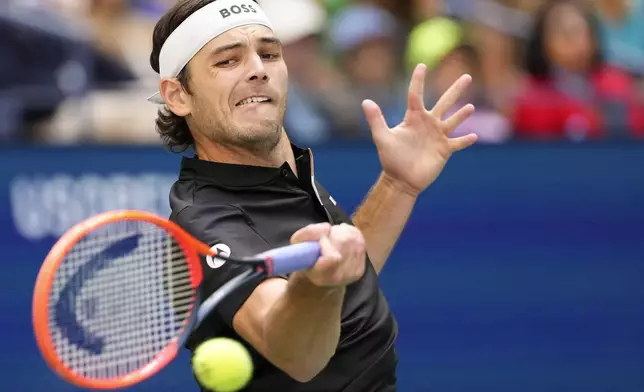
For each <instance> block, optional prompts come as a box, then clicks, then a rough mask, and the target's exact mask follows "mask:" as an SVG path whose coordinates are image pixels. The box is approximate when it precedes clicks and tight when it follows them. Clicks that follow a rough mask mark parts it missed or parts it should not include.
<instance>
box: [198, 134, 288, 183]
mask: <svg viewBox="0 0 644 392" xmlns="http://www.w3.org/2000/svg"><path fill="white" fill-rule="evenodd" d="M195 151H196V153H197V155H198V156H199V159H203V160H206V161H213V162H219V163H229V164H234V165H248V166H264V167H280V166H282V165H283V164H284V162H288V164H289V166H290V167H291V170H293V173H295V174H296V175H297V168H296V166H295V156H294V154H293V149H292V148H291V142H290V141H289V139H288V136H287V135H286V132H282V136H281V137H280V141H279V143H278V145H277V147H275V148H274V149H273V151H271V152H267V153H266V154H258V153H257V152H254V151H250V150H247V149H244V148H241V147H233V146H224V145H220V144H216V143H212V142H208V143H197V145H196V147H195Z"/></svg>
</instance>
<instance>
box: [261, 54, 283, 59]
mask: <svg viewBox="0 0 644 392" xmlns="http://www.w3.org/2000/svg"><path fill="white" fill-rule="evenodd" d="M262 58H263V59H264V60H275V59H278V58H280V54H279V53H264V54H263V55H262Z"/></svg>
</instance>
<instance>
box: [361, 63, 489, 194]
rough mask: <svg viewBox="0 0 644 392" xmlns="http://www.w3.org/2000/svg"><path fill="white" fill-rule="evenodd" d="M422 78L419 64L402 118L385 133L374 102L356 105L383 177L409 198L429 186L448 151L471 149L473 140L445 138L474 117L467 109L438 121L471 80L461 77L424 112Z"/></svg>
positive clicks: (423, 69) (472, 136)
mask: <svg viewBox="0 0 644 392" xmlns="http://www.w3.org/2000/svg"><path fill="white" fill-rule="evenodd" d="M425 73H426V66H425V65H423V64H421V65H418V66H417V67H416V69H415V70H414V73H413V74H412V77H411V82H410V84H409V98H408V104H407V105H408V107H407V112H406V113H405V118H404V119H403V121H402V122H401V123H400V124H399V125H397V126H396V127H394V128H391V129H390V128H389V126H388V125H387V123H386V121H385V119H384V117H383V116H382V112H381V111H380V108H379V107H378V105H377V104H376V103H375V102H373V101H370V100H365V101H364V102H363V104H362V106H363V109H364V112H365V115H366V118H367V121H368V122H369V126H370V128H371V133H372V135H373V139H374V143H375V144H376V148H377V149H378V156H379V157H380V163H381V164H382V169H383V172H384V175H385V176H387V177H388V179H389V180H391V181H393V182H395V184H396V185H399V186H401V188H402V189H403V190H405V191H406V192H408V193H411V194H412V195H414V196H416V195H418V194H419V193H420V192H422V191H423V190H425V189H426V188H427V187H428V186H429V185H430V184H431V183H432V182H434V180H435V179H436V178H437V177H438V175H439V174H440V173H441V171H442V170H443V167H445V164H446V163H447V160H448V159H449V158H450V156H451V155H452V154H453V153H454V152H456V151H460V150H462V149H465V148H467V147H469V146H471V145H472V144H474V143H475V142H476V139H477V137H476V134H473V133H471V134H468V135H466V136H462V137H458V138H450V137H449V135H450V134H451V133H452V132H453V131H454V130H455V129H456V128H457V127H458V126H459V125H460V124H461V123H462V122H463V121H465V120H466V119H467V118H468V117H469V116H470V115H472V113H474V106H473V105H471V104H468V105H465V106H463V107H462V108H461V109H459V110H458V111H457V112H456V113H454V114H453V115H452V116H451V117H449V118H446V119H443V117H444V116H445V114H446V113H448V111H449V110H450V109H451V107H452V106H453V105H454V104H456V102H457V101H458V100H459V97H460V95H461V94H462V93H463V91H465V89H466V88H467V86H468V85H469V84H470V82H471V81H472V78H471V76H469V75H463V76H461V77H460V78H459V79H458V80H457V81H456V82H455V83H454V84H453V85H452V86H451V87H450V88H449V89H448V90H447V91H446V92H445V93H444V94H443V95H442V96H441V98H440V99H439V100H438V102H437V103H436V105H435V106H434V107H433V108H432V109H431V110H427V109H426V108H425V103H424V99H423V98H424V84H425Z"/></svg>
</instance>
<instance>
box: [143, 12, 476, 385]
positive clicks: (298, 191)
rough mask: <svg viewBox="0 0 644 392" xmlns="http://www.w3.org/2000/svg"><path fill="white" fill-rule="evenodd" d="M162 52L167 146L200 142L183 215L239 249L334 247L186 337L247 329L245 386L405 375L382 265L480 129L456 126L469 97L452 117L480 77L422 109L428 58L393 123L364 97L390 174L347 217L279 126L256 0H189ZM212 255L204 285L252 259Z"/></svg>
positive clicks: (184, 169) (278, 97) (243, 337)
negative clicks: (422, 201)
mask: <svg viewBox="0 0 644 392" xmlns="http://www.w3.org/2000/svg"><path fill="white" fill-rule="evenodd" d="M150 60H151V65H152V68H154V70H155V71H157V72H159V74H160V77H161V81H160V91H159V93H158V94H156V95H154V96H153V97H151V98H150V100H151V101H152V102H155V103H158V104H162V105H163V106H162V107H161V109H160V111H159V116H158V119H157V129H158V131H159V133H160V134H161V135H162V137H163V138H164V140H165V142H166V143H167V144H168V145H169V146H171V147H173V148H177V147H181V148H185V147H193V148H194V151H195V152H196V155H195V156H194V157H185V158H183V160H182V163H181V171H180V175H179V178H178V180H177V181H176V183H175V184H174V186H173V187H172V190H171V194H170V202H171V207H172V215H171V219H172V220H174V221H175V222H177V223H178V224H179V225H181V226H182V227H184V228H185V229H186V230H187V231H189V232H190V233H191V234H192V235H194V236H195V237H197V238H198V239H200V240H201V241H203V242H205V243H208V244H210V245H211V246H212V247H214V248H216V249H217V250H218V251H220V252H224V253H226V254H232V255H235V256H247V255H252V254H255V253H258V252H262V251H265V250H268V249H270V248H273V247H276V246H282V245H287V244H289V243H297V242H301V241H319V243H320V245H321V248H322V256H321V258H320V260H319V261H318V263H317V264H316V266H315V267H313V268H312V269H311V270H309V271H305V272H299V273H294V274H291V275H290V276H284V277H279V278H270V279H266V280H262V281H255V282H251V283H250V284H248V285H247V286H245V287H242V288H240V289H239V290H237V291H236V292H235V293H233V294H232V295H230V296H229V297H228V298H227V299H226V300H225V301H224V302H223V303H222V304H221V306H220V307H219V308H218V309H217V311H216V312H214V313H213V314H211V315H210V317H209V318H208V319H207V320H206V321H205V322H204V323H203V324H202V325H201V327H200V328H199V329H198V330H197V331H196V332H194V333H193V335H192V336H191V339H190V341H189V342H188V344H187V346H188V348H189V349H191V350H193V349H194V348H195V347H196V346H197V345H198V344H199V343H200V342H203V341H204V340H206V339H209V338H212V337H216V336H227V337H232V338H234V339H238V340H240V341H241V342H243V343H244V344H245V345H246V346H247V347H248V348H249V350H250V351H251V354H252V355H253V360H254V363H255V374H254V377H253V380H252V381H251V383H250V384H249V385H248V387H247V388H246V389H245V390H247V391H280V392H288V391H344V392H358V391H360V392H376V391H377V392H385V391H387V392H388V391H395V390H396V365H397V361H398V360H397V356H396V352H395V349H394V342H395V339H396V335H397V326H396V322H395V320H394V318H393V316H392V314H391V312H390V309H389V306H388V305H387V302H386V300H385V298H384V297H383V295H382V293H381V292H380V290H379V287H378V274H379V273H380V272H381V271H382V270H383V267H384V265H385V262H386V260H387V258H388V256H389V254H390V252H391V250H392V248H393V247H394V245H395V243H396V241H397V240H398V237H399V236H400V234H401V232H402V230H403V227H404V226H405V224H406V222H407V219H408V217H409V215H410V213H411V212H412V208H413V206H414V203H415V201H416V199H417V197H418V195H419V194H420V193H421V192H422V191H423V190H424V189H425V188H426V187H428V186H429V185H430V184H431V183H432V182H433V181H434V180H435V179H436V178H437V176H438V175H439V173H440V172H441V171H442V169H443V167H444V165H445V163H446V162H447V160H448V158H449V157H450V156H451V155H452V153H453V152H455V151H458V150H461V149H463V148H466V147H468V146H470V145H472V144H473V143H474V142H475V141H476V136H475V135H473V134H470V135H467V136H463V137H460V138H453V139H450V138H449V134H450V132H451V131H453V130H454V129H455V128H456V127H457V126H458V124H460V123H461V122H462V121H464V120H465V119H466V118H467V117H468V116H470V115H471V114H472V113H473V111H474V107H473V106H472V105H466V106H464V107H463V108H461V109H460V110H459V111H457V112H456V114H454V115H453V116H451V117H450V118H447V119H444V120H443V117H444V114H445V113H446V112H447V111H448V110H449V109H450V107H451V106H452V105H453V104H454V103H455V102H456V101H457V100H458V98H459V95H460V94H461V92H462V91H463V90H464V89H465V88H466V87H467V85H468V84H469V83H470V77H469V76H467V75H464V76H463V77H461V78H460V79H459V80H457V81H456V82H455V84H454V85H453V86H452V87H451V88H450V89H449V90H448V91H447V92H446V93H445V95H443V96H442V97H441V99H440V100H439V102H438V103H437V104H436V106H435V107H434V108H433V109H431V110H426V109H425V107H424V104H423V81H424V78H425V67H424V66H423V65H419V66H418V67H417V68H416V69H415V71H414V72H413V75H412V77H411V83H410V86H409V107H408V111H407V113H406V116H405V118H404V121H403V122H402V123H401V124H398V125H396V126H395V127H394V128H389V126H388V125H387V124H386V123H385V121H384V119H383V117H382V115H381V112H380V109H379V107H378V106H377V104H376V103H374V102H372V101H369V100H365V101H364V102H363V109H364V113H365V115H366V118H367V120H368V122H369V124H370V127H371V131H372V133H373V140H374V142H375V145H376V148H377V150H378V154H379V157H380V162H381V165H382V174H381V175H380V177H379V178H378V180H377V182H376V184H375V185H374V186H373V188H372V190H371V192H370V193H369V195H368V196H367V197H366V199H365V200H364V202H363V203H362V205H361V207H360V208H359V210H358V211H357V212H356V213H355V214H354V216H353V217H352V218H350V217H349V216H347V214H346V213H345V212H344V211H343V210H342V209H341V208H340V207H339V206H338V205H337V203H336V202H335V200H334V199H333V198H332V197H331V196H330V195H329V193H328V192H327V191H326V190H325V189H324V188H323V187H322V185H321V184H320V183H319V182H318V181H317V180H316V179H315V174H314V165H313V155H312V153H311V151H310V150H308V149H300V148H298V147H296V146H294V145H292V144H291V143H290V142H289V138H288V135H287V131H285V130H284V128H283V126H282V119H283V117H284V112H285V109H286V100H287V97H286V91H287V85H288V73H287V67H286V64H285V63H284V60H283V58H282V47H281V45H280V41H279V37H276V36H275V34H274V33H273V29H272V27H271V23H270V21H269V20H268V19H267V17H266V16H265V14H264V13H263V12H262V9H261V7H260V5H259V4H257V3H256V2H254V1H251V0H215V1H213V0H181V1H179V2H178V3H177V4H176V5H175V6H174V7H172V9H170V10H169V11H168V12H167V14H166V15H164V16H163V17H162V18H161V20H160V21H159V22H158V24H157V25H156V28H155V30H154V36H153V51H152V54H151V59H150ZM203 263H204V268H205V270H206V272H205V277H204V279H205V283H204V290H205V292H204V293H203V295H204V298H205V297H207V295H209V294H210V293H211V292H213V291H214V290H215V289H216V288H218V287H219V286H221V285H222V284H223V283H224V282H226V281H228V280H229V279H231V278H232V277H234V276H235V275H236V274H238V273H239V272H240V271H239V270H237V268H236V267H232V266H230V265H226V263H224V262H222V261H221V260H217V259H213V258H210V257H208V258H205V259H204V260H203ZM202 390H205V389H203V387H202Z"/></svg>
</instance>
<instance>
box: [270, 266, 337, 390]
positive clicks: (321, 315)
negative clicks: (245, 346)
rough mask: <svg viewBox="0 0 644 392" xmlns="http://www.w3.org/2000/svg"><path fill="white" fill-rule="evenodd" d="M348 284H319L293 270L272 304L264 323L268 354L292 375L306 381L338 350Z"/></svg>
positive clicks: (322, 367) (276, 363)
mask: <svg viewBox="0 0 644 392" xmlns="http://www.w3.org/2000/svg"><path fill="white" fill-rule="evenodd" d="M344 293H345V289H344V288H334V289H327V288H322V287H317V286H315V285H313V284H312V283H310V281H308V279H306V278H305V277H302V276H301V275H298V274H297V273H296V274H293V275H292V276H291V278H290V279H289V282H288V287H287V289H286V291H285V292H284V293H283V294H282V295H281V297H280V298H279V299H278V300H277V301H276V302H275V303H274V304H273V306H271V309H270V310H269V312H268V314H267V316H266V319H265V320H266V324H265V325H264V342H266V346H267V347H266V349H267V351H268V354H269V355H268V357H269V358H271V360H272V361H273V362H275V363H274V364H275V365H276V366H278V367H281V368H282V370H284V371H285V372H287V373H288V374H289V375H290V376H291V377H293V378H295V379H296V380H298V381H301V382H306V381H308V380H310V379H311V378H313V377H315V375H317V374H318V373H319V372H320V371H322V369H324V367H326V365H327V363H328V362H329V360H330V359H331V357H332V356H333V354H335V351H336V349H337V346H338V343H339V340H340V321H341V316H340V315H341V311H342V303H343V299H344Z"/></svg>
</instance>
